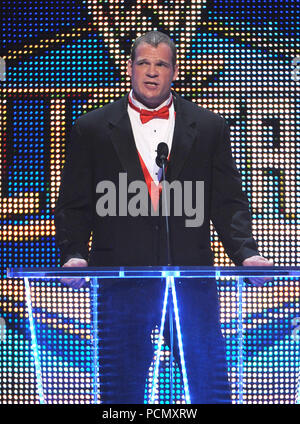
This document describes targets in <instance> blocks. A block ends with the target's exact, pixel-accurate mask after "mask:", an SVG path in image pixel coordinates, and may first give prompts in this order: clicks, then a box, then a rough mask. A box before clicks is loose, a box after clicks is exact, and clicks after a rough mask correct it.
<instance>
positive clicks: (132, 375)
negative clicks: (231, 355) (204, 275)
mask: <svg viewBox="0 0 300 424" xmlns="http://www.w3.org/2000/svg"><path fill="white" fill-rule="evenodd" d="M175 287H176V292H177V301H178V310H179V316H180V325H181V332H182V341H183V350H184V356H185V363H186V370H187V377H188V382H189V390H190V397H191V402H192V403H193V404H207V403H214V404H216V403H229V402H230V391H229V383H228V376H227V364H226V357H225V344H224V340H223V337H222V334H221V330H220V324H219V307H218V296H217V289H216V283H215V280H213V279H207V280H197V281H195V280H193V279H176V280H175ZM164 291H165V281H164V280H153V279H144V280H133V279H126V280H114V281H112V280H109V281H108V280H102V282H100V288H99V304H98V305H99V306H98V307H99V362H100V386H101V388H100V392H101V401H102V402H103V403H111V404H118V403H123V404H141V403H144V392H145V381H146V377H147V374H148V371H149V366H150V364H151V362H152V360H153V356H154V348H153V344H152V343H151V337H150V335H151V332H152V330H153V329H154V328H155V326H157V325H158V327H159V326H160V320H161V314H162V305H163V296H164ZM166 328H168V323H166ZM174 333H176V329H175V324H174ZM165 336H166V337H167V336H168V334H167V333H166V334H165ZM166 343H167V344H168V337H167V340H166ZM176 345H177V343H176ZM175 359H176V361H177V363H178V364H180V360H179V355H178V349H175Z"/></svg>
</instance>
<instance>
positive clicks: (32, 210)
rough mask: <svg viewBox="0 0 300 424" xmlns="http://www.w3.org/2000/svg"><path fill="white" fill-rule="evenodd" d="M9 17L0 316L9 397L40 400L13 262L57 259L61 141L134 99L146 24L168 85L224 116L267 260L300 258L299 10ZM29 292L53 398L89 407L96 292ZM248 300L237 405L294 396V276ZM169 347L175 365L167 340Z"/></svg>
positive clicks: (40, 12)
mask: <svg viewBox="0 0 300 424" xmlns="http://www.w3.org/2000/svg"><path fill="white" fill-rule="evenodd" d="M1 11H2V13H1V16H2V17H1V28H2V51H1V54H0V56H1V57H2V58H3V59H4V60H5V64H6V78H5V80H4V81H2V80H1V81H0V92H1V97H0V132H1V145H0V167H1V178H0V213H1V215H0V220H1V227H0V243H1V264H0V266H1V286H0V294H1V301H0V302H1V303H0V307H1V310H0V312H1V318H2V319H3V320H4V321H5V324H6V332H5V338H4V339H1V341H0V346H1V365H0V366H1V383H2V391H1V395H0V396H1V398H0V402H1V403H38V402H39V396H38V390H37V381H36V369H35V364H34V357H33V354H32V350H31V345H30V343H31V339H30V334H29V324H28V314H27V310H26V301H25V288H24V282H23V281H22V280H11V279H9V278H7V276H6V268H7V267H12V266H14V267H16V266H18V267H21V266H24V267H28V266H35V267H37V266H47V267H48V266H57V265H58V252H57V248H56V245H55V229H54V223H53V208H54V206H55V202H56V198H57V194H58V189H59V185H60V177H61V169H62V166H63V163H64V158H65V147H66V140H67V134H68V133H69V131H70V128H71V125H72V123H73V122H74V120H75V119H76V118H77V117H78V116H79V115H81V114H82V113H85V112H87V111H89V110H91V109H93V108H96V107H99V106H102V105H104V104H105V103H108V102H111V101H113V100H114V99H116V98H118V97H120V96H121V95H123V94H124V93H126V92H128V90H129V88H130V81H129V79H128V77H127V76H126V72H125V70H126V62H127V59H128V55H129V50H130V45H131V42H132V40H133V39H134V38H135V37H136V36H138V35H140V34H142V33H144V32H146V31H147V30H152V29H158V30H162V31H166V32H167V33H168V34H169V35H170V36H171V37H172V38H173V40H174V41H175V43H176V45H177V46H178V49H179V55H178V61H179V66H180V74H179V79H178V81H176V82H175V83H174V89H175V90H176V91H177V92H178V93H180V94H181V95H183V96H184V97H186V98H188V99H190V100H191V101H193V102H195V103H197V104H199V105H201V106H203V107H206V108H209V109H211V110H213V111H215V112H217V113H220V114H221V115H223V116H224V117H225V118H226V119H227V120H228V122H229V123H230V128H231V137H232V149H233V153H234V156H235V159H236V162H237V165H238V167H239V169H240V172H241V174H242V178H243V184H244V188H245V190H246V191H247V194H248V197H249V200H250V202H251V207H252V216H253V231H254V234H255V236H256V239H257V241H258V244H259V248H260V251H261V253H262V254H263V255H265V256H266V257H269V258H272V259H273V260H274V262H275V264H276V265H287V266H288V265H299V255H298V250H299V241H298V239H299V232H300V231H299V210H300V209H299V206H300V205H299V198H300V196H299V191H300V175H299V166H298V164H299V143H298V140H299V87H300V83H299V81H297V78H293V70H294V66H293V63H296V64H297V62H295V61H294V59H295V58H296V57H298V56H300V51H299V3H298V2H297V1H293V0H288V1H287V2H284V3H282V2H281V1H279V0H272V1H267V0H253V1H252V2H251V3H249V2H247V1H246V0H211V1H206V0H202V1H199V0H190V1H186V0H185V1H183V0H174V1H168V2H166V1H161V0H152V1H147V2H146V1H143V0H135V1H130V2H129V1H128V2H127V1H110V0H107V1H98V0H86V1H75V0H74V1H73V0H65V1H61V0H58V1H56V2H55V4H54V3H53V2H50V1H44V2H42V3H41V2H37V1H27V0H26V1H22V2H21V1H17V0H16V1H5V0H4V1H2V3H1ZM293 61H294V62H293ZM211 242H212V248H213V250H214V252H215V257H216V264H218V265H231V262H230V260H229V258H228V257H227V256H226V254H225V252H224V249H223V247H222V245H221V243H220V242H219V240H218V237H217V235H216V234H215V233H214V232H213V235H212V241H211ZM218 288H219V296H220V302H221V324H222V330H223V333H224V336H225V338H226V343H227V358H228V366H229V374H230V379H231V383H232V400H233V402H234V403H237V402H239V401H240V399H239V394H238V387H237V379H238V377H237V376H238V371H239V370H238V369H237V366H238V358H237V355H238V343H239V341H238V334H239V329H238V326H237V318H236V317H237V314H238V305H237V302H236V300H237V291H236V285H234V284H233V283H232V281H230V280H227V279H221V280H219V282H218ZM31 295H32V306H33V313H34V317H33V318H34V321H35V324H36V332H37V334H36V336H37V342H38V343H39V345H40V350H39V355H40V360H41V366H42V373H43V377H42V378H43V379H44V383H45V384H46V383H47V393H46V399H45V401H46V402H48V403H91V402H93V401H94V397H93V381H92V380H93V375H92V372H93V371H92V367H93V355H92V340H91V339H92V336H91V326H90V325H91V323H90V319H91V316H90V312H91V309H90V301H91V296H90V291H89V289H88V288H84V289H81V290H79V291H72V290H71V289H68V288H66V287H64V286H59V285H57V284H55V283H54V282H53V281H52V282H51V281H37V282H35V284H34V285H32V287H31ZM242 296H243V305H244V306H243V318H244V326H243V329H242V331H243V333H244V340H245V342H244V369H243V382H244V394H243V399H242V401H243V402H244V403H295V402H297V400H298V398H297V396H298V395H297V384H298V378H299V346H298V344H299V342H297V341H296V340H294V339H293V336H292V332H293V325H292V320H293V319H294V318H297V317H299V316H300V311H299V281H298V280H297V279H283V278H278V279H276V280H275V281H274V282H273V283H268V284H267V285H266V286H265V287H263V288H256V287H251V286H250V285H247V286H246V287H245V288H244V292H243V295H242ZM155 334H156V336H157V330H154V335H153V337H154V339H155ZM162 348H163V355H164V358H165V359H164V360H163V361H162V362H163V363H165V364H166V365H165V366H166V368H167V367H168V355H169V352H168V346H167V345H163V346H162ZM82 358H84V361H83V359H82ZM177 365H178V364H177ZM177 365H176V364H174V366H175V368H176V366H177ZM178 372H179V371H178ZM148 379H149V381H150V380H151V370H150V374H149V377H148ZM159 384H160V401H161V402H165V401H168V399H167V391H168V382H167V379H165V380H164V378H163V377H162V378H161V379H160V382H159ZM176 384H178V397H177V401H178V402H183V401H184V400H183V386H182V379H181V376H180V375H179V374H178V381H177V382H176ZM145 390H146V392H145V399H147V396H148V395H149V392H147V390H148V388H147V387H146V389H145ZM147 393H148V395H147ZM99 401H100V400H99Z"/></svg>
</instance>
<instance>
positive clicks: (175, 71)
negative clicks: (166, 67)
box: [173, 63, 179, 81]
mask: <svg viewBox="0 0 300 424" xmlns="http://www.w3.org/2000/svg"><path fill="white" fill-rule="evenodd" d="M178 73H179V68H178V65H177V63H176V64H175V66H174V75H173V81H176V80H177V77H178Z"/></svg>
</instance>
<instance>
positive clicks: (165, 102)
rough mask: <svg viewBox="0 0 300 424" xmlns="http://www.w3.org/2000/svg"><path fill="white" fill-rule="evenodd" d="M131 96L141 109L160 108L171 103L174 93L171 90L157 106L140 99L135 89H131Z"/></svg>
mask: <svg viewBox="0 0 300 424" xmlns="http://www.w3.org/2000/svg"><path fill="white" fill-rule="evenodd" d="M129 96H130V97H131V101H132V102H133V104H134V105H135V106H137V107H138V108H140V109H150V110H152V109H160V108H161V107H163V106H165V105H166V104H168V103H169V101H170V99H171V96H172V93H171V92H170V94H169V96H168V97H167V98H166V99H165V100H164V101H163V102H162V103H160V104H158V105H156V106H150V105H146V104H144V103H143V102H141V101H140V100H139V99H137V97H136V95H135V93H134V91H133V90H131V91H130V93H129Z"/></svg>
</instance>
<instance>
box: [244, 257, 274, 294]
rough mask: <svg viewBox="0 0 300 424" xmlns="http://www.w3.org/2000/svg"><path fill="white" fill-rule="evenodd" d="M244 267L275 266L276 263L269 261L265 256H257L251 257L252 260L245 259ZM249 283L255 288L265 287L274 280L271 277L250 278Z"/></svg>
mask: <svg viewBox="0 0 300 424" xmlns="http://www.w3.org/2000/svg"><path fill="white" fill-rule="evenodd" d="M243 266H274V262H273V261H269V260H268V259H266V258H264V257H263V256H259V255H256V256H250V258H247V259H245V260H244V261H243ZM249 281H250V282H251V283H252V284H254V285H255V286H258V287H261V286H263V285H264V283H266V282H268V281H272V278H271V277H252V278H249Z"/></svg>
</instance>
